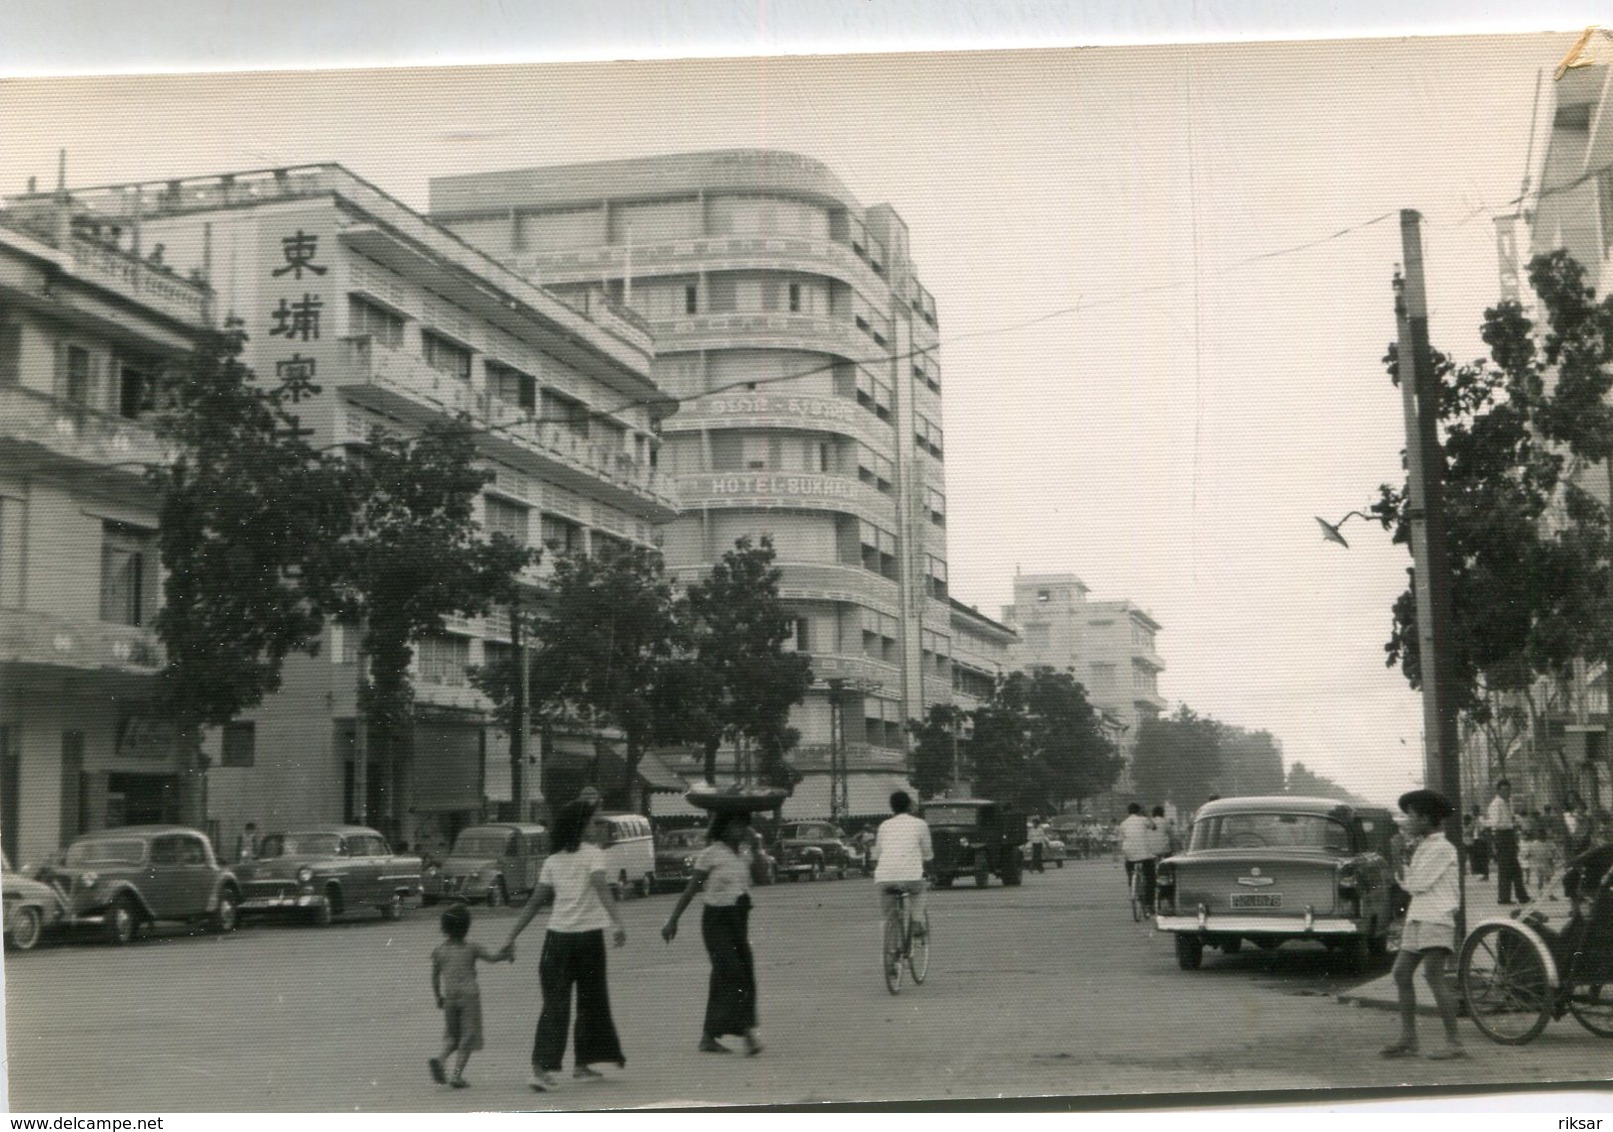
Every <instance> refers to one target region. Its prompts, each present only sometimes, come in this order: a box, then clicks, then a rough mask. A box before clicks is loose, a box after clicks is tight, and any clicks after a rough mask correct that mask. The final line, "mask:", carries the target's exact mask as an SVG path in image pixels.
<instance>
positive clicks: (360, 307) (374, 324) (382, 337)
mask: <svg viewBox="0 0 1613 1132" xmlns="http://www.w3.org/2000/svg"><path fill="white" fill-rule="evenodd" d="M347 321H348V325H349V328H350V329H351V331H352V334H353V337H355V338H357V337H359V336H361V335H365V334H368V335H369V336H370V337H371V338H373V339H375V341H377V342H379V343H380V344H381V345H383V346H390V347H391V348H392V349H394V350H396V349H399V348H400V347H401V346H402V345H403V316H402V315H396V314H393V313H392V312H391V311H389V310H387V309H386V308H385V307H379V306H376V305H375V304H374V303H369V302H365V301H364V300H363V299H361V298H359V297H358V296H356V295H354V296H351V297H349V299H348V300H347Z"/></svg>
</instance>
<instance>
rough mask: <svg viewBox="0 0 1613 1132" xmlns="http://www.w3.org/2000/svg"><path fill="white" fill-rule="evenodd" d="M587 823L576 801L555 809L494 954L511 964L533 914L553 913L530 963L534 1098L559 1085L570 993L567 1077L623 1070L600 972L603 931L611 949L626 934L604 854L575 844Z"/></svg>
mask: <svg viewBox="0 0 1613 1132" xmlns="http://www.w3.org/2000/svg"><path fill="white" fill-rule="evenodd" d="M593 815H594V807H593V805H592V804H590V803H589V802H587V801H585V800H582V799H579V800H577V801H574V802H570V803H567V804H566V805H565V806H563V807H561V810H560V813H559V814H558V815H556V817H555V821H554V828H553V829H552V830H551V832H550V837H551V839H552V851H551V852H550V854H549V856H548V857H546V858H545V859H544V862H543V868H542V869H541V870H539V872H538V884H537V887H536V888H534V889H533V890H532V895H531V896H530V897H529V898H528V899H527V902H526V905H525V906H524V907H523V908H522V909H521V914H520V915H519V916H517V917H516V920H515V924H514V925H513V926H512V927H511V928H510V937H509V939H508V940H507V941H506V942H505V944H504V949H503V951H502V952H501V953H500V955H501V957H506V958H511V959H513V958H514V956H515V941H516V938H517V937H518V936H520V934H521V933H522V932H523V931H525V930H526V926H527V925H528V924H530V923H531V922H532V918H533V917H534V916H536V915H537V914H538V911H539V910H540V909H541V908H543V907H544V906H545V905H548V904H553V905H554V911H553V912H552V913H551V914H550V916H549V928H548V931H547V932H545V933H544V937H543V956H542V958H541V959H539V960H538V982H539V985H540V986H541V987H542V990H543V1011H542V1013H541V1014H540V1015H539V1016H538V1028H537V1033H536V1035H535V1036H534V1037H533V1040H532V1078H531V1080H529V1081H528V1082H527V1084H528V1085H530V1086H531V1087H532V1089H533V1090H534V1091H535V1092H540V1093H542V1092H547V1091H548V1090H550V1089H553V1088H554V1087H555V1086H556V1085H558V1084H559V1080H558V1078H557V1077H556V1076H555V1074H557V1073H559V1072H560V1063H561V1060H562V1059H563V1057H564V1056H565V1052H566V1031H567V1029H569V1028H570V1027H571V993H572V988H573V987H575V988H576V991H577V1025H576V1030H575V1032H574V1033H573V1035H572V1050H571V1058H572V1064H573V1069H572V1077H573V1078H575V1079H576V1080H578V1081H592V1080H597V1079H598V1078H599V1077H601V1076H603V1074H601V1073H599V1072H597V1071H596V1070H595V1069H593V1068H592V1067H593V1066H595V1065H602V1064H606V1063H614V1064H616V1065H618V1066H623V1067H625V1066H626V1065H627V1058H626V1057H624V1056H623V1054H622V1045H621V1041H620V1040H619V1039H618V1038H617V1036H616V1023H615V1022H614V1021H612V1019H611V1013H610V991H609V987H608V984H607V982H606V970H605V967H606V964H605V929H606V928H610V929H611V935H612V938H613V940H614V942H615V944H616V946H617V947H621V946H622V945H623V944H625V943H626V942H627V929H626V928H624V927H623V926H622V919H621V916H620V915H619V914H618V913H617V911H616V903H615V901H614V900H613V899H612V898H611V894H610V887H609V885H608V884H607V883H606V880H605V853H604V851H603V850H602V849H600V848H599V847H598V846H597V845H590V844H588V843H587V842H585V841H584V840H583V837H584V835H585V834H586V833H587V832H588V827H589V824H590V823H591V821H592V820H593Z"/></svg>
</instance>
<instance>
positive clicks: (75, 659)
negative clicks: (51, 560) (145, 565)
mask: <svg viewBox="0 0 1613 1132" xmlns="http://www.w3.org/2000/svg"><path fill="white" fill-rule="evenodd" d="M0 664H17V665H24V666H31V667H41V668H72V669H77V670H79V671H89V672H105V673H111V674H115V675H122V676H135V677H150V676H154V675H155V674H156V673H157V671H158V669H160V668H161V667H162V665H163V648H162V643H161V642H160V641H159V640H158V639H157V634H156V633H154V632H152V631H151V630H150V629H145V628H140V627H138V626H133V625H114V624H112V623H110V622H105V621H90V620H87V619H84V618H74V617H58V616H55V615H53V614H48V613H35V612H32V611H29V610H15V609H7V610H0Z"/></svg>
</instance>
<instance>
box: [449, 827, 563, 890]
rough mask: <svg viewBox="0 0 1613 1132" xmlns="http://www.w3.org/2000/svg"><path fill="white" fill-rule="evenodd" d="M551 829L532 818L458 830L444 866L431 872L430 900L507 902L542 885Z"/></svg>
mask: <svg viewBox="0 0 1613 1132" xmlns="http://www.w3.org/2000/svg"><path fill="white" fill-rule="evenodd" d="M548 855H549V831H548V830H547V829H546V828H545V827H543V826H542V825H538V824H536V823H531V822H491V823H488V824H487V825H473V826H470V827H469V828H467V829H462V830H460V831H459V836H458V837H456V838H454V847H453V849H452V851H450V852H449V854H448V856H447V858H446V859H445V860H444V861H443V863H442V864H441V865H438V866H433V867H432V868H431V869H428V870H427V871H426V878H425V902H426V903H427V904H435V903H436V902H437V901H439V900H463V901H465V902H467V903H473V902H476V901H481V902H483V903H485V904H486V905H487V906H488V907H489V908H497V907H499V906H500V905H503V904H508V903H509V902H510V901H511V900H514V899H516V898H518V897H521V896H524V895H525V894H526V893H528V892H531V891H532V890H533V889H534V888H536V887H537V886H538V873H539V871H540V870H542V868H543V860H544V858H545V857H547V856H548Z"/></svg>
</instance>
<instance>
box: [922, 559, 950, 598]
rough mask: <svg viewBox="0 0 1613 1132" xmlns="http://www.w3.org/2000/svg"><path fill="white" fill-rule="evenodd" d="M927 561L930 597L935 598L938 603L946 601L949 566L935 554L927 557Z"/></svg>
mask: <svg viewBox="0 0 1613 1132" xmlns="http://www.w3.org/2000/svg"><path fill="white" fill-rule="evenodd" d="M925 559H926V560H927V562H928V564H929V565H928V568H929V575H930V577H929V591H930V596H931V597H933V598H935V600H936V601H945V600H946V599H947V564H946V563H945V562H942V561H941V560H940V559H939V558H937V557H935V556H934V555H933V554H927V555H925Z"/></svg>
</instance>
